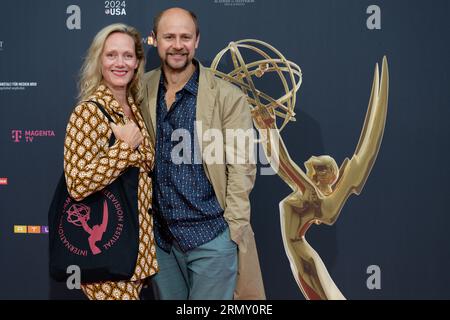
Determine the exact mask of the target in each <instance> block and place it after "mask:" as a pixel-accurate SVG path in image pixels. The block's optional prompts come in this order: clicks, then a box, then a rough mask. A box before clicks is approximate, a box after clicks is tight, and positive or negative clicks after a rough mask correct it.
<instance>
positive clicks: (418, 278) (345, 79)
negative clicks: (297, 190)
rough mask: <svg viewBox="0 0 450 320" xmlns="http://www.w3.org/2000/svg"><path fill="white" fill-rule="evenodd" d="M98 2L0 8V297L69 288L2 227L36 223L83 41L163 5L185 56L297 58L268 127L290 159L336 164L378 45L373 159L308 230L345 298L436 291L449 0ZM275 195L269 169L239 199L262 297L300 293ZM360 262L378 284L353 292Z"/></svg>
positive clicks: (444, 238)
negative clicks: (243, 200)
mask: <svg viewBox="0 0 450 320" xmlns="http://www.w3.org/2000/svg"><path fill="white" fill-rule="evenodd" d="M112 2H115V1H87V0H77V1H66V0H60V1H56V0H55V1H32V0H14V1H12V0H9V1H3V2H2V5H1V10H0V83H1V85H0V146H1V153H0V274H1V275H2V286H1V288H0V298H2V299H48V298H52V299H63V298H83V295H82V294H81V293H80V292H79V291H69V290H67V289H65V288H64V286H63V285H59V284H56V283H54V282H52V281H50V280H49V277H48V270H47V236H46V234H45V233H40V234H33V233H15V232H14V226H43V225H46V216H47V208H48V204H49V201H50V198H51V196H52V192H53V189H54V187H55V183H56V181H57V178H58V176H59V175H60V174H61V170H62V161H63V153H62V152H63V139H64V134H65V126H66V123H67V120H68V116H69V114H70V112H71V110H72V108H73V106H74V103H75V101H76V99H75V97H76V93H77V92H76V80H77V74H78V70H79V68H80V66H81V63H82V58H83V56H84V54H85V51H86V49H87V47H88V46H89V44H90V42H91V40H92V38H93V36H94V35H95V34H96V33H97V31H98V30H100V28H102V27H103V26H105V25H107V24H110V23H113V22H119V21H120V22H125V23H128V24H131V25H134V26H136V27H137V28H138V29H139V30H140V31H141V33H142V35H143V37H144V36H146V35H148V34H149V32H150V30H151V27H152V18H153V16H154V15H155V14H156V13H157V12H159V11H160V10H162V9H164V8H167V7H170V6H174V5H177V6H182V7H185V8H188V9H191V10H193V11H195V12H196V13H197V14H198V16H199V19H200V30H201V40H200V47H199V50H198V52H197V56H198V58H199V59H200V60H201V61H202V62H203V63H204V64H209V63H210V61H211V60H212V59H213V57H214V56H215V54H216V53H217V52H218V51H219V50H220V49H222V48H223V47H225V46H226V45H227V44H228V43H229V42H230V41H233V40H240V39H245V38H256V39H260V40H263V41H266V42H268V43H270V44H272V45H273V46H275V47H276V48H277V49H278V50H280V51H281V52H282V53H283V54H284V55H285V56H286V57H287V58H288V59H290V60H292V61H294V62H296V63H297V64H298V65H300V67H301V68H302V70H303V75H304V78H303V84H302V87H301V88H300V91H299V93H298V96H297V98H298V102H297V106H296V111H297V122H296V123H290V124H289V125H288V126H287V128H286V129H285V130H284V131H283V133H282V134H283V138H284V140H285V142H286V144H287V146H288V148H289V151H290V153H291V156H292V158H293V159H294V160H295V161H296V162H297V163H299V164H302V163H303V161H305V160H307V159H308V158H309V157H310V156H311V155H319V154H329V155H331V156H333V157H334V158H335V159H336V160H337V162H338V163H339V164H340V163H341V161H342V160H343V159H344V158H345V157H346V156H351V155H352V154H353V151H354V148H355V146H356V143H357V141H358V137H359V134H360V130H361V126H362V123H363V120H364V115H365V111H366V108H367V103H368V99H369V94H370V87H371V83H372V76H373V69H374V65H375V63H376V62H381V58H382V56H383V55H387V57H388V60H389V67H390V76H391V78H390V96H389V112H388V118H387V124H386V130H385V135H384V140H383V143H382V146H381V149H380V153H379V156H378V159H377V162H376V163H375V166H374V168H373V171H372V173H371V175H370V177H369V179H368V182H367V184H366V186H365V188H364V190H363V193H362V194H361V195H360V196H358V197H352V198H350V199H349V201H348V202H347V204H346V206H345V207H344V209H343V211H342V213H341V216H340V218H339V219H338V221H337V222H336V224H335V225H334V226H332V227H327V226H318V227H316V226H315V227H313V228H312V229H311V231H310V232H309V233H308V239H309V241H310V242H311V244H312V246H313V247H314V248H315V249H316V250H317V251H318V252H319V254H320V255H321V257H322V258H323V260H324V262H325V264H326V265H327V267H328V270H329V272H330V274H331V276H332V277H333V279H334V280H335V282H336V284H337V286H338V287H339V288H340V289H341V291H342V292H343V294H344V295H345V296H346V297H347V298H350V299H403V298H405V299H432V298H437V299H448V298H450V290H449V289H448V284H449V276H448V274H447V270H449V269H450V250H449V248H448V244H449V243H450V234H449V232H448V231H447V223H449V222H450V218H449V216H448V214H449V213H450V212H449V210H448V206H447V205H446V203H447V202H446V201H447V200H448V187H447V184H448V181H447V180H448V179H449V178H450V170H449V166H447V165H445V163H446V161H447V160H448V158H449V155H450V154H449V148H448V137H449V133H450V129H449V126H448V125H447V122H448V118H449V115H450V112H449V109H450V108H449V107H450V106H449V101H450V90H449V84H450V83H449V71H450V60H449V58H448V57H449V56H450V46H449V44H448V34H449V32H450V22H449V19H448V16H449V14H450V10H449V9H450V3H449V2H448V1H446V0H434V1H432V2H427V1H412V0H409V1H406V0H397V1H366V0H345V1H342V0H341V1H338V0H322V1H313V0H307V1H288V0H276V1H274V0H273V1H272V0H254V1H252V0H250V1H247V2H246V3H245V4H244V5H238V4H239V3H241V4H242V2H239V1H232V0H229V1H217V0H203V1H198V0H197V1H195V0H191V1H188V0H183V1H167V0H164V1H163V0H148V1H138V0H126V1H120V4H122V3H124V4H125V11H126V15H119V16H111V15H108V14H106V13H105V6H108V5H110V4H111V3H112ZM228 4H234V5H228ZM373 4H375V5H378V6H379V7H380V9H381V30H369V29H368V28H367V26H366V20H367V18H368V17H369V14H367V13H366V9H367V7H369V6H370V5H373ZM70 5H77V6H78V7H79V8H80V10H81V21H80V22H81V24H80V26H81V29H74V30H70V29H68V28H67V24H66V20H67V19H68V17H69V16H70V14H68V13H66V10H67V8H68V7H69V6H70ZM146 50H147V52H148V57H149V62H148V66H149V68H150V67H153V66H156V65H157V64H158V60H157V59H156V57H155V53H154V52H153V50H152V49H151V48H150V47H149V46H146ZM21 82H25V83H21ZM32 130H33V131H34V130H43V132H37V133H36V132H34V133H35V134H37V135H50V136H34V137H33V141H31V142H30V141H29V140H30V137H28V138H27V137H26V135H27V132H26V131H32ZM52 133H54V136H51V135H52ZM20 134H21V135H20ZM28 134H30V132H28ZM27 140H28V141H27ZM2 178H7V184H6V183H5V182H6V181H5V179H2ZM289 193H290V190H289V189H288V187H287V185H286V184H285V183H284V182H282V181H281V180H280V179H279V178H278V177H277V176H258V178H257V182H256V186H255V189H254V190H253V192H252V194H251V201H252V215H253V216H252V222H253V226H254V229H255V234H256V240H257V244H258V248H259V253H260V260H261V267H262V272H263V277H264V281H265V286H266V291H267V296H268V298H270V299H303V296H302V294H301V293H300V290H299V289H298V287H297V285H296V283H295V281H294V278H293V277H292V274H291V271H290V268H289V263H288V260H287V258H286V256H285V253H284V249H283V246H282V240H281V234H280V227H279V213H278V203H279V201H280V200H281V199H283V198H284V197H285V196H286V195H287V194H289ZM16 231H18V230H17V229H16ZM30 231H33V230H30ZM370 265H378V266H379V267H380V269H381V289H379V290H369V289H368V288H367V286H366V279H367V278H368V276H369V275H368V274H367V273H366V270H367V267H368V266H370ZM147 294H148V295H147V296H148V297H150V298H151V294H150V293H148V291H147Z"/></svg>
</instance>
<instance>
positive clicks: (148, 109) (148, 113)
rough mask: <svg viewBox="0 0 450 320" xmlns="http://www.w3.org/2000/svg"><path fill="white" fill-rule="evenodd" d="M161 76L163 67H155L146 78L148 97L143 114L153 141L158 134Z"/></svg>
mask: <svg viewBox="0 0 450 320" xmlns="http://www.w3.org/2000/svg"><path fill="white" fill-rule="evenodd" d="M160 77H161V69H160V68H158V69H155V70H153V71H152V72H150V73H149V74H148V78H147V79H146V88H145V90H146V97H147V99H146V100H145V101H144V104H143V106H142V108H141V110H142V116H143V117H144V120H145V123H146V124H147V126H148V131H149V134H150V137H151V138H152V140H153V142H155V135H156V103H157V101H156V99H157V97H158V87H159V79H160Z"/></svg>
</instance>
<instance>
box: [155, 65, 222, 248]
mask: <svg viewBox="0 0 450 320" xmlns="http://www.w3.org/2000/svg"><path fill="white" fill-rule="evenodd" d="M198 80H199V68H198V66H197V68H196V71H195V73H194V74H193V75H192V77H191V78H190V79H189V81H188V82H187V83H186V85H185V86H184V87H183V89H181V90H180V91H178V92H177V93H176V98H175V102H174V103H173V105H172V106H171V107H170V109H169V110H167V105H166V100H165V95H166V88H165V85H164V74H163V73H161V79H160V83H159V89H158V101H157V110H156V120H157V121H156V122H157V126H156V146H155V148H156V153H155V154H156V161H155V169H154V172H153V175H154V176H153V202H154V210H155V213H154V218H155V219H154V223H155V238H156V241H157V243H158V245H159V246H160V247H161V248H162V249H164V250H165V251H167V252H169V251H170V248H171V246H172V241H173V240H176V242H177V243H178V245H179V246H180V248H181V250H182V251H183V252H186V251H188V250H191V249H194V248H196V247H198V246H200V245H202V244H204V243H207V242H209V241H210V240H212V239H214V238H215V237H216V236H218V235H219V234H220V233H222V232H223V231H224V230H225V229H226V227H227V223H226V221H225V219H224V217H223V209H222V208H221V207H220V205H219V202H218V200H217V197H216V195H215V193H214V189H213V187H212V185H211V183H210V182H209V180H208V178H207V176H206V174H205V171H204V169H203V165H202V163H201V157H200V156H199V155H198V154H197V156H196V153H195V152H194V144H197V145H198V142H197V141H198V140H197V138H196V137H195V136H194V124H195V120H196V106H197V92H198ZM176 129H184V130H185V131H184V132H185V134H186V135H187V137H189V138H190V143H187V144H184V145H183V146H186V145H187V146H189V148H185V149H183V150H181V151H179V152H176V155H177V156H180V157H181V158H182V159H184V160H185V161H184V162H185V163H181V164H176V163H174V162H173V161H172V156H171V154H172V152H173V150H179V149H180V148H179V146H180V145H182V142H183V138H178V139H175V140H176V141H172V140H171V139H172V133H173V132H174V130H176ZM177 137H178V136H177ZM186 141H188V139H186ZM186 141H185V142H186ZM180 143H181V144H180ZM177 145H178V148H177V147H176V146H177ZM174 147H175V149H174ZM184 152H186V153H185V154H183V153H184ZM194 157H196V158H200V161H198V160H197V161H194V160H195V159H194ZM178 159H180V158H178ZM189 160H190V161H189Z"/></svg>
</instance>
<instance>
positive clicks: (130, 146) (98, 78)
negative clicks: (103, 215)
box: [64, 24, 158, 300]
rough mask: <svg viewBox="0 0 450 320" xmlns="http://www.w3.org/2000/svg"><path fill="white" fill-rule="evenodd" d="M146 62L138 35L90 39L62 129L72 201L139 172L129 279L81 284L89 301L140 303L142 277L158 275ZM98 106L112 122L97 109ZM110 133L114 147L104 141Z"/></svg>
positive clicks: (111, 31)
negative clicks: (144, 108)
mask: <svg viewBox="0 0 450 320" xmlns="http://www.w3.org/2000/svg"><path fill="white" fill-rule="evenodd" d="M144 65H145V57H144V49H143V47H142V43H141V37H140V35H139V33H138V32H137V30H136V29H135V28H133V27H130V26H127V25H124V24H112V25H109V26H107V27H105V28H103V29H102V30H100V32H98V34H97V35H96V36H95V38H94V40H93V42H92V44H91V46H90V48H89V51H88V54H87V57H86V59H85V61H84V65H83V67H82V70H81V79H80V83H79V85H80V93H79V101H80V102H79V104H78V105H77V106H76V107H75V109H74V110H73V113H72V114H71V116H70V120H69V123H68V125H67V131H66V139H65V145H64V173H65V178H66V183H67V189H68V192H69V194H70V195H71V196H72V197H73V198H74V199H75V200H77V201H80V200H82V199H84V198H85V197H87V196H89V195H91V194H92V193H94V192H97V191H100V190H102V189H103V188H104V187H106V186H108V185H109V184H111V183H112V182H113V181H114V180H115V179H116V178H117V177H118V176H120V174H121V173H122V172H123V171H124V170H125V169H127V168H128V167H138V168H139V183H138V189H137V190H136V193H137V198H138V211H139V252H138V254H137V261H136V267H135V271H134V274H133V276H132V277H131V278H130V279H129V280H125V281H106V282H99V283H83V284H82V285H81V287H82V290H83V292H84V293H85V294H86V295H87V297H88V298H89V299H91V300H93V299H96V300H106V299H113V300H120V299H139V294H140V291H141V289H142V287H143V284H144V281H145V279H146V278H148V277H150V276H152V275H153V274H155V273H156V272H157V271H158V265H157V261H156V256H155V242H154V237H153V219H152V216H151V214H150V213H149V209H150V208H151V203H152V199H151V197H152V182H151V178H150V177H149V175H148V173H149V172H150V171H151V170H152V167H153V160H154V146H153V145H152V144H151V142H150V140H149V137H148V133H147V129H146V126H145V123H144V120H143V118H142V115H141V113H140V110H139V108H138V105H139V103H140V102H141V100H142V97H143V94H142V85H141V79H142V75H143V72H144ZM96 103H99V104H100V105H101V106H103V109H104V110H105V111H106V112H107V113H108V114H109V116H110V117H111V118H112V119H113V120H114V123H115V124H114V123H109V121H108V119H107V117H106V116H105V115H104V114H103V113H102V111H101V110H100V109H99V107H98V106H97V105H96ZM113 133H114V136H115V138H116V140H115V143H114V144H113V145H111V146H109V144H108V142H109V139H110V137H111V135H112V134H113Z"/></svg>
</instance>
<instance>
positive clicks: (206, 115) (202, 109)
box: [196, 63, 216, 149]
mask: <svg viewBox="0 0 450 320" xmlns="http://www.w3.org/2000/svg"><path fill="white" fill-rule="evenodd" d="M199 66H200V79H199V86H198V94H197V110H196V120H197V121H199V122H200V123H199V124H201V132H199V131H198V130H199V129H200V128H197V133H198V137H197V139H198V142H199V145H200V146H203V147H204V145H203V144H202V141H203V139H202V136H203V134H204V133H205V131H207V130H208V129H210V128H211V121H212V116H213V111H214V105H215V93H216V92H215V85H214V83H215V82H214V79H213V77H214V76H213V75H212V74H211V73H210V71H209V69H207V68H205V67H203V66H202V65H201V64H200V63H199ZM202 149H203V148H202Z"/></svg>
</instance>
